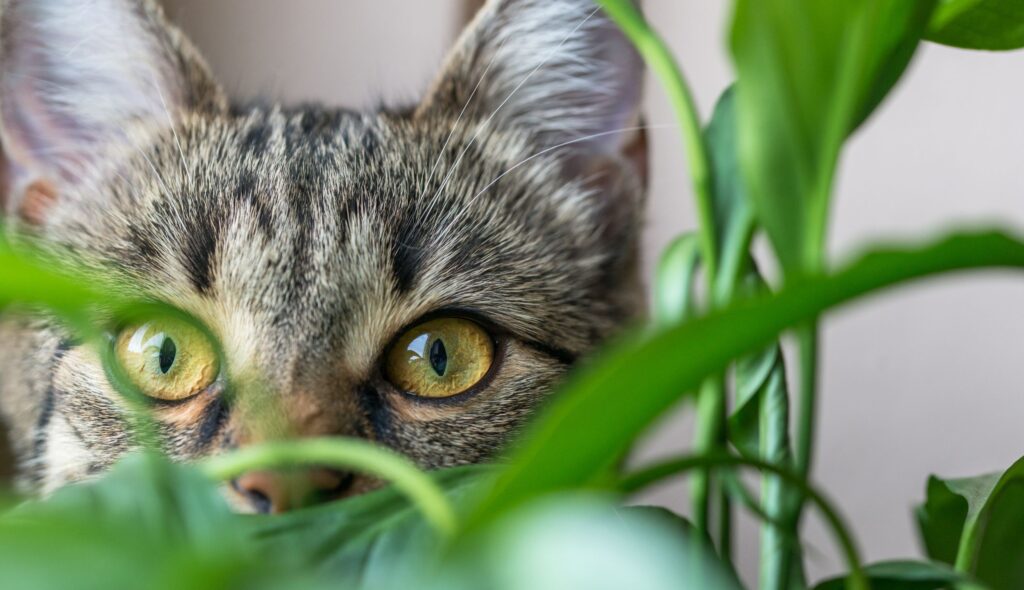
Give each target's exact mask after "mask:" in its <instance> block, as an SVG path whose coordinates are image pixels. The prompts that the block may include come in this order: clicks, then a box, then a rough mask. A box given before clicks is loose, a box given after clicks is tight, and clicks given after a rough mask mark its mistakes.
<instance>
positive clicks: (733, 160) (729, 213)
mask: <svg viewBox="0 0 1024 590" xmlns="http://www.w3.org/2000/svg"><path fill="white" fill-rule="evenodd" d="M704 141H705V143H706V144H707V146H708V156H709V158H710V164H711V177H712V179H713V182H712V187H713V191H712V209H713V215H712V220H713V221H714V223H715V236H716V237H717V238H718V243H717V244H716V245H715V247H716V248H717V249H718V257H719V260H720V261H721V263H720V266H719V269H718V276H717V277H715V280H716V285H715V293H716V297H717V299H718V300H719V301H727V300H728V299H730V295H731V293H730V291H731V290H732V289H731V287H732V284H733V283H734V281H735V279H736V278H738V277H740V276H741V275H742V273H743V271H744V269H745V268H746V266H747V261H748V259H749V257H750V254H749V253H748V251H747V247H748V241H749V240H748V238H749V235H750V232H752V231H753V229H754V214H753V210H752V209H751V204H750V200H749V198H748V197H747V195H746V192H745V191H744V187H743V179H742V176H741V172H740V165H739V153H738V151H737V150H738V145H737V144H738V141H739V135H738V131H737V128H736V89H735V85H733V86H730V87H729V88H727V89H726V90H725V92H723V93H722V96H720V97H719V98H718V102H717V103H716V104H715V111H714V114H713V115H712V116H711V121H710V122H709V123H708V125H707V127H706V128H705V129H704Z"/></svg>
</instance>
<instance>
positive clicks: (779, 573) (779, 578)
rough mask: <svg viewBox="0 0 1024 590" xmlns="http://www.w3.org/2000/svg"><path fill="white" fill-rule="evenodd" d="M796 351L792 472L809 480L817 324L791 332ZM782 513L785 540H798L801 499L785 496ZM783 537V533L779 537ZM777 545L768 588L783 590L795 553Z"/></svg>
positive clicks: (816, 364)
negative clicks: (797, 399) (797, 371)
mask: <svg viewBox="0 0 1024 590" xmlns="http://www.w3.org/2000/svg"><path fill="white" fill-rule="evenodd" d="M794 332H795V334H796V340H797V348H798V350H799V360H800V384H799V387H800V389H799V392H800V393H799V397H800V404H799V407H798V408H797V412H798V414H797V422H796V447H795V449H794V468H795V470H796V473H797V474H798V475H800V477H802V478H804V479H807V478H808V477H809V476H810V472H811V464H812V461H813V456H812V451H813V447H814V433H815V430H814V425H815V421H816V418H817V397H818V396H817V381H818V321H817V319H813V320H810V321H808V322H806V323H804V324H801V325H800V326H798V327H797V328H796V329H795V330H794ZM787 496H788V500H787V501H786V503H785V506H784V511H783V522H785V523H786V526H787V528H788V529H789V531H788V536H789V537H788V538H790V539H792V538H799V534H800V517H801V512H802V511H803V498H802V497H798V496H797V497H795V496H792V495H787ZM781 534H786V533H781ZM774 540H775V541H776V542H782V543H784V545H783V547H784V550H782V551H779V552H778V553H776V554H775V558H776V559H778V563H776V564H773V566H772V569H773V572H772V576H771V578H772V581H773V582H774V583H776V584H778V585H777V586H770V587H771V588H786V587H788V585H789V580H790V579H791V578H792V577H793V575H794V573H796V572H794V569H793V568H795V567H798V565H797V564H795V563H794V559H793V557H794V552H793V551H792V545H791V542H789V541H786V540H785V539H778V538H777V539H774Z"/></svg>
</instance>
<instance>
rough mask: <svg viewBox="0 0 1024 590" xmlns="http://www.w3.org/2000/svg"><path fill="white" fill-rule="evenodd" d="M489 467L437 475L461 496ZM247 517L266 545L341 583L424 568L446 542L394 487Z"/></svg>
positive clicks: (267, 550) (368, 583)
mask: <svg viewBox="0 0 1024 590" xmlns="http://www.w3.org/2000/svg"><path fill="white" fill-rule="evenodd" d="M490 473H491V470H490V468H489V467H487V466H482V465H475V466H470V467H458V468H454V469H447V470H444V471H439V472H435V473H432V474H431V476H432V479H433V480H434V483H435V484H436V485H438V486H441V487H443V488H445V489H446V490H447V495H448V496H449V497H451V498H452V499H463V498H464V497H466V496H469V495H470V492H471V491H472V490H473V489H474V488H475V487H477V486H480V485H483V484H484V483H485V482H488V481H489V474H490ZM245 524H246V528H247V531H248V535H249V536H250V537H252V538H254V539H255V540H257V541H258V548H259V550H260V552H261V553H264V554H266V555H273V556H275V557H277V558H279V559H283V560H285V561H287V562H288V563H291V564H294V566H295V567H301V568H303V569H309V570H312V571H315V572H317V573H321V574H323V575H324V577H327V578H329V579H330V580H331V581H332V583H334V584H337V585H338V586H339V587H366V588H381V587H388V585H390V584H391V583H392V582H394V581H395V580H396V579H409V578H411V577H414V576H418V575H420V574H421V573H422V572H423V571H425V570H426V569H428V567H429V566H430V565H431V564H432V563H433V562H434V561H436V560H438V559H439V555H440V553H439V552H440V550H441V549H442V548H443V543H441V542H440V537H439V536H438V534H437V532H436V531H435V530H434V529H433V528H432V527H431V526H430V523H429V522H428V521H426V520H425V519H424V518H423V516H422V513H421V512H420V511H419V510H417V508H416V507H415V506H414V505H412V504H410V503H409V501H408V500H407V499H406V498H405V496H404V494H403V493H402V492H401V491H400V490H397V489H395V488H394V487H387V488H384V489H382V490H378V491H376V492H373V493H370V494H363V495H361V496H356V497H354V498H351V499H348V500H345V501H344V502H340V503H332V504H325V505H323V506H319V507H315V508H310V509H306V510H299V511H296V512H291V513H286V514H283V515H274V516H258V517H253V518H251V519H249V520H248V521H247V522H246V523H245Z"/></svg>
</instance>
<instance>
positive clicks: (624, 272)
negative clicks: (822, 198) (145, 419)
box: [0, 0, 645, 491]
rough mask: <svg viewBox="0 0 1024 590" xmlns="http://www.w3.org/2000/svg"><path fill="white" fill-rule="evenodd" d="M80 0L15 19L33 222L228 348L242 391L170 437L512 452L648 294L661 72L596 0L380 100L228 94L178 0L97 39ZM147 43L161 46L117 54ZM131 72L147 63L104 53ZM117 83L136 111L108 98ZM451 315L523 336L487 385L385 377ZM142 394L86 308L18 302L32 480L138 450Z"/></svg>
mask: <svg viewBox="0 0 1024 590" xmlns="http://www.w3.org/2000/svg"><path fill="white" fill-rule="evenodd" d="M69 2H71V3H73V2H74V0H9V2H8V6H7V8H6V9H5V13H4V15H3V23H2V24H3V27H2V35H3V36H2V38H0V40H2V41H3V56H2V57H3V79H2V80H0V115H2V117H0V122H2V127H0V130H2V138H3V141H4V145H5V148H6V150H7V154H8V161H7V163H8V164H9V166H10V168H11V172H12V174H11V182H10V185H11V186H12V187H13V190H12V192H11V194H10V195H9V198H8V201H9V203H8V204H7V208H8V211H10V212H12V213H14V214H15V215H14V219H13V220H12V222H11V224H12V227H13V228H14V229H18V230H21V231H25V232H28V237H27V238H25V239H28V240H31V241H33V242H35V243H40V244H44V245H45V247H46V248H47V249H48V251H50V252H51V253H54V255H60V256H63V257H67V258H68V259H70V260H73V261H74V262H75V264H76V265H78V266H79V268H81V269H83V270H87V271H90V272H94V273H96V276H97V277H102V280H104V281H108V282H109V281H110V280H111V279H112V278H116V279H117V280H118V281H120V283H119V284H120V285H121V286H120V287H119V288H125V287H124V286H125V285H130V287H128V288H129V289H130V292H131V293H132V294H135V295H141V296H143V297H144V298H147V299H152V300H158V301H163V302H167V303H169V304H171V305H174V306H175V307H177V308H179V309H181V310H183V311H184V312H186V313H187V314H189V315H191V316H193V317H195V318H196V319H197V320H198V321H199V322H201V323H202V324H203V325H205V326H206V327H207V328H208V329H209V330H210V331H211V333H213V334H214V335H215V336H216V337H217V339H218V340H219V341H220V343H221V344H222V346H223V351H224V361H223V363H222V364H223V367H224V375H223V376H222V378H221V379H219V380H218V382H217V383H216V384H215V386H213V387H211V388H210V390H208V391H206V392H203V393H201V394H199V395H197V396H196V397H194V398H192V399H190V400H187V401H184V402H181V403H180V404H177V405H174V406H173V407H170V406H167V407H165V406H162V405H160V404H157V405H156V406H155V407H154V410H153V415H154V416H155V417H156V419H157V421H158V423H159V424H160V425H161V431H162V435H163V441H164V446H165V449H166V451H167V452H168V453H169V454H170V455H171V456H173V457H175V458H177V459H182V460H186V459H192V458H196V457H201V456H205V455H209V454H212V453H217V452H221V451H223V450H225V449H231V448H235V447H238V446H240V445H246V444H252V443H254V442H258V441H260V440H265V439H267V438H274V437H279V436H320V435H346V436H357V437H363V438H367V439H370V440H374V441H377V442H379V443H381V444H384V445H387V446H389V447H391V448H393V449H396V450H398V451H400V452H402V453H405V454H406V455H408V456H410V457H412V458H413V459H414V460H416V461H417V462H418V463H420V464H421V465H423V466H425V467H430V468H436V467H443V466H450V465H457V464H464V463H469V462H475V461H481V460H485V459H487V458H490V457H492V456H493V455H494V453H496V452H497V451H498V450H499V449H500V448H501V447H502V446H503V445H504V444H505V443H506V442H507V440H508V438H509V436H510V435H511V434H512V433H514V432H515V431H516V429H517V428H518V427H519V426H520V425H521V424H522V423H523V421H524V420H525V419H526V418H527V417H528V416H529V415H530V413H531V412H532V411H533V410H534V409H535V408H536V407H537V406H538V405H539V404H541V403H542V402H543V400H544V398H545V396H546V395H547V394H548V393H549V392H550V391H551V390H552V388H553V387H554V386H555V385H556V384H557V383H558V382H559V381H560V379H561V378H562V377H563V376H564V375H565V373H566V371H567V370H568V369H569V368H570V366H571V365H572V363H573V362H574V360H575V359H577V358H579V357H581V356H583V355H586V354H588V353H590V352H591V351H592V350H593V349H594V348H595V347H596V346H597V345H598V344H599V343H601V342H602V341H603V340H604V339H606V338H607V337H608V336H609V335H610V334H612V333H614V332H615V331H616V330H618V329H620V328H621V327H622V325H623V324H624V323H626V322H628V321H629V320H630V319H631V318H633V317H635V315H636V314H637V312H638V311H639V308H640V301H641V296H640V290H639V281H638V276H637V259H638V252H637V241H638V233H639V226H640V215H641V206H642V200H643V199H642V192H643V191H642V178H643V175H644V173H645V171H644V170H643V169H642V168H643V165H642V163H641V162H642V160H643V158H642V152H643V150H638V149H637V146H638V145H639V144H638V143H637V141H636V140H637V138H638V137H639V138H642V136H641V135H639V134H638V133H637V131H636V128H635V125H636V121H637V108H638V100H639V87H640V70H641V67H640V62H639V58H638V57H637V56H636V54H635V52H634V51H633V49H632V48H631V47H630V46H629V44H628V43H627V42H626V40H625V39H624V38H623V37H622V35H621V34H620V33H619V32H618V30H617V29H616V28H615V27H614V26H613V25H612V24H611V23H610V22H609V21H608V20H607V19H606V18H605V17H604V15H603V14H602V13H601V12H599V11H597V10H596V7H595V6H594V5H593V4H592V2H591V1H590V0H558V1H546V0H544V1H541V0H494V1H492V2H490V3H488V4H487V6H485V8H484V9H483V10H482V12H481V13H480V14H479V15H478V17H477V18H476V19H475V21H474V22H473V24H472V25H471V26H470V28H469V29H468V30H467V32H466V33H465V34H464V35H463V37H462V38H461V39H460V41H459V43H458V44H457V46H456V48H455V50H454V51H453V52H452V55H451V56H450V57H449V59H448V60H447V62H446V64H445V66H444V68H443V71H442V74H441V75H440V76H439V77H438V79H437V80H436V82H435V83H434V84H433V85H432V87H431V89H430V90H429V91H428V92H427V94H426V96H425V98H424V99H423V101H422V102H421V103H420V104H418V105H415V106H414V107H413V108H409V109H399V110H382V111H376V112H354V111H348V110H343V109H335V108H327V107H322V106H303V107H297V108H296V107H282V106H276V105H270V106H262V105H253V106H241V107H233V108H229V107H228V106H227V102H226V100H225V98H224V93H223V92H222V91H221V90H220V88H219V86H217V85H216V84H215V83H214V82H213V80H212V79H211V78H210V76H209V74H208V72H207V69H206V67H205V66H204V65H203V63H202V60H201V59H200V58H199V57H198V54H197V53H196V52H195V51H194V50H193V49H192V48H191V46H190V45H189V44H188V43H187V41H186V40H185V39H184V37H183V36H182V35H181V33H180V32H179V31H178V30H177V29H175V28H173V27H171V26H169V25H168V24H166V23H165V22H164V19H163V16H162V14H161V13H160V11H159V9H158V8H157V7H156V6H155V5H154V4H152V3H150V2H142V3H135V2H131V1H129V0H100V1H99V2H98V4H100V5H103V7H104V9H103V10H101V11H100V12H99V13H95V12H94V13H92V16H91V17H90V16H89V15H88V14H86V13H82V15H81V18H82V19H85V20H87V19H89V18H105V19H109V20H111V21H116V22H117V23H120V24H119V26H120V27H121V28H120V29H115V28H105V27H104V24H103V23H102V22H100V23H99V26H97V27H94V30H95V35H97V36H98V40H86V41H83V42H82V43H83V45H82V47H80V48H78V49H77V50H76V51H78V53H76V52H75V51H71V50H70V49H69V47H67V46H66V45H65V44H69V43H72V42H75V36H74V33H75V31H74V30H73V29H72V30H62V29H59V27H60V26H61V25H59V24H53V23H48V22H47V20H46V19H48V18H52V17H50V16H47V14H46V10H42V11H39V10H36V8H38V7H40V6H42V7H44V8H53V9H55V10H56V9H57V8H60V7H61V6H62V5H66V4H67V3H69ZM51 5H52V6H51ZM63 14H64V16H67V13H66V12H65V13H63ZM97 14H99V16H98V17H97V16H96V15H97ZM588 15H589V16H588ZM65 20H67V19H65ZM124 23H129V24H130V26H129V25H125V24H124ZM126 26H127V28H128V30H122V29H123V28H124V27H126ZM47 27H57V28H56V29H54V30H53V31H50V29H48V28H47ZM82 28H84V29H88V28H89V27H82ZM40 31H43V32H46V31H50V34H49V36H46V37H43V38H45V39H47V41H43V42H39V41H38V39H39V38H40V37H38V36H33V35H36V34H37V33H38V32H40ZM113 33H117V34H118V35H119V36H120V38H105V37H103V35H104V34H108V35H112V34H113ZM133 35H134V36H135V38H133V37H132V36H133ZM47 43H50V44H52V47H50V46H48V45H47ZM124 43H128V44H129V49H132V50H134V51H137V52H138V54H136V55H133V56H132V59H133V60H138V63H132V64H130V65H128V66H124V65H123V64H121V63H120V62H117V63H113V62H109V61H104V60H105V59H106V58H104V57H103V56H104V54H105V52H106V51H107V50H108V49H111V48H112V49H113V50H117V49H118V47H119V45H121V44H124ZM115 53H116V52H115ZM58 56H60V57H58ZM63 56H67V57H66V58H65V57H63ZM121 59H123V58H121ZM62 60H68V61H69V63H65V62H64V61H62ZM112 63H113V65H111V64H112ZM114 66H117V67H126V68H128V69H127V70H125V71H120V70H118V71H116V72H114V73H113V74H111V75H110V76H106V75H104V74H103V69H102V68H104V67H114ZM82 71H87V72H94V71H95V72H97V73H95V74H90V75H89V77H88V79H80V77H79V74H78V73H79V72H82ZM147 72H148V74H147ZM133 76H139V77H141V78H142V79H141V80H135V79H133ZM147 77H148V78H149V79H148V80H147V79H146V78H147ZM48 79H52V81H53V85H46V84H44V83H45V82H46V81H47V80H48ZM39 80H42V81H43V82H39ZM154 84H155V86H154ZM105 86H109V87H110V88H105ZM102 92H109V93H111V94H110V96H112V97H113V98H111V99H110V100H113V101H114V103H113V107H116V108H113V107H111V108H109V109H104V108H102V107H101V106H100V105H98V104H95V103H91V102H90V101H97V100H99V99H98V96H105V94H102ZM76 93H77V94H76ZM69 97H76V98H77V100H71V99H69ZM40 182H47V183H50V185H51V186H52V187H54V188H53V191H52V197H53V198H52V199H51V200H50V201H49V202H47V201H46V200H45V199H43V200H40V199H39V195H38V194H37V193H34V192H33V189H32V188H31V187H33V186H35V187H39V186H42V185H40V184H38V183H40ZM37 192H38V191H37ZM39 203H42V204H44V205H46V206H45V207H39V206H37V205H38V204H39ZM19 211H20V212H22V215H21V216H20V217H19V216H18V215H17V212H19ZM436 314H442V315H443V314H455V315H468V316H469V317H471V318H473V319H475V320H477V321H478V322H480V323H481V324H482V325H484V326H485V327H486V328H488V330H489V331H490V332H491V334H492V335H493V337H494V339H495V341H496V343H497V351H498V353H497V356H498V359H497V361H496V363H495V366H494V368H493V369H492V371H491V374H490V375H489V376H488V377H487V378H486V379H485V382H484V383H483V384H482V385H481V386H480V387H478V388H477V390H476V391H474V392H473V393H472V394H468V395H464V396H459V397H458V398H453V399H449V400H428V399H418V398H414V397H411V396H409V395H407V394H405V393H402V392H400V391H397V390H396V389H395V387H394V386H393V385H391V384H389V383H388V382H387V381H386V379H384V377H383V376H382V372H381V370H380V363H381V359H382V357H383V354H384V351H385V349H386V347H387V345H388V343H389V342H391V341H392V340H393V339H394V338H395V337H396V336H397V335H398V334H399V333H401V331H402V330H403V329H405V328H407V327H409V326H411V325H414V324H415V323H416V322H418V321H419V320H420V319H421V318H423V317H424V316H428V315H429V316H433V315H436ZM111 329H114V327H113V326H111ZM627 393H628V392H624V394H627ZM125 407H126V406H125V404H124V403H122V402H121V401H120V398H119V394H118V393H117V392H116V391H115V390H114V389H113V387H112V386H111V385H110V383H109V381H108V379H107V378H106V375H105V373H104V371H103V369H102V366H101V364H100V362H99V360H98V356H97V354H96V353H95V351H93V350H91V349H90V348H89V347H88V346H85V345H82V344H81V343H79V342H77V341H76V339H75V337H74V335H73V334H70V333H69V332H68V331H67V330H66V328H65V327H63V326H62V324H61V323H60V322H59V321H56V320H52V319H49V318H45V317H42V318H39V317H25V316H17V317H9V318H7V319H6V320H3V323H2V324H0V411H2V415H3V416H4V417H5V418H6V419H7V421H8V422H9V424H10V426H11V428H12V439H13V442H14V447H15V451H16V453H17V455H18V457H19V459H20V464H21V471H20V480H21V482H22V484H23V485H24V487H25V488H26V489H35V490H42V491H50V490H53V489H55V488H57V487H59V486H61V485H64V484H65V483H67V482H69V481H74V480H77V479H82V478H85V477H89V476H90V475H92V474H96V473H99V472H101V471H102V470H104V469H105V468H106V467H108V466H109V465H110V464H111V463H113V462H114V461H115V460H116V459H117V458H118V457H119V456H120V455H122V454H123V453H124V452H125V451H127V450H129V449H130V448H132V447H133V446H134V444H135V443H134V442H133V438H132V436H131V433H130V429H129V428H128V425H127V421H126V409H125ZM370 485H371V484H370V483H368V482H365V481H363V482H356V483H354V484H353V486H352V489H353V490H356V491H359V490H363V489H366V488H368V487H369V486H370Z"/></svg>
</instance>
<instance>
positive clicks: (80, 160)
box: [0, 0, 226, 223]
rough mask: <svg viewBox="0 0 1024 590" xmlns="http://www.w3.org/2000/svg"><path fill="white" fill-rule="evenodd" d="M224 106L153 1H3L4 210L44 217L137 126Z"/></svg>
mask: <svg viewBox="0 0 1024 590" xmlns="http://www.w3.org/2000/svg"><path fill="white" fill-rule="evenodd" d="M225 108H226V99H225V98H224V95H223V93H222V92H221V91H220V89H219V88H218V86H217V85H216V84H215V83H214V82H213V80H212V78H211V77H210V75H209V73H208V70H207V68H206V65H205V64H204V63H203V61H202V59H201V58H200V57H199V55H198V54H197V53H196V51H195V50H194V49H193V48H192V47H191V45H190V44H189V43H188V42H187V41H186V40H185V38H184V37H183V36H182V34H181V33H180V32H179V31H178V30H177V29H175V28H174V27H171V26H170V25H168V24H167V22H166V21H165V19H164V16H163V13H162V11H161V10H160V8H159V6H157V4H156V3H155V2H154V1H152V0H91V1H85V0H7V1H6V2H5V3H4V6H3V10H2V12H0V140H2V144H3V157H4V158H5V160H6V162H5V164H6V172H7V174H6V176H7V178H6V183H5V184H6V189H7V190H6V192H7V195H6V201H7V202H6V208H7V210H8V211H11V212H20V213H26V212H29V213H31V214H30V215H28V216H27V217H24V218H25V220H26V221H29V222H34V223H39V222H40V221H41V220H42V216H43V215H44V214H45V210H46V208H47V207H49V206H52V205H53V201H54V200H56V199H59V194H60V193H61V192H62V188H61V187H63V186H66V185H68V184H74V183H75V182H76V180H77V179H78V178H80V176H81V175H82V174H83V173H84V172H85V171H87V170H88V169H89V168H90V166H91V165H92V163H93V162H92V159H93V158H95V157H96V156H97V154H98V152H99V150H100V148H102V146H103V145H104V144H105V143H107V142H111V141H116V140H118V139H122V138H123V135H124V133H125V129H126V128H127V127H128V126H130V125H131V124H132V123H134V122H137V121H149V122H152V123H153V124H157V125H171V124H172V120H173V119H174V118H175V117H176V116H178V115H179V114H180V113H182V112H185V111H209V110H223V109H225ZM40 183H42V184H40ZM33 187H35V188H36V189H37V188H39V187H46V190H45V191H42V193H40V191H38V190H35V189H34V188H33ZM40 194H46V195H48V198H46V199H43V198H38V197H39V195H40ZM29 201H31V202H29Z"/></svg>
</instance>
